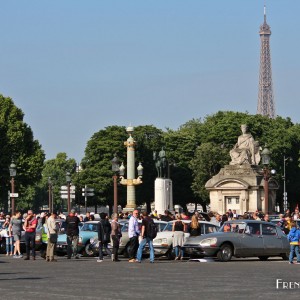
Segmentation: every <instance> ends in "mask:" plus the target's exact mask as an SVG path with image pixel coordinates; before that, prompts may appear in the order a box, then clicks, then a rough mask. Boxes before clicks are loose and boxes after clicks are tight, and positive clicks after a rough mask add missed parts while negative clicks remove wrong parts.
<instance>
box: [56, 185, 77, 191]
mask: <svg viewBox="0 0 300 300" xmlns="http://www.w3.org/2000/svg"><path fill="white" fill-rule="evenodd" d="M60 189H61V191H67V190H68V187H67V186H66V185H62V186H61V187H60ZM75 189H76V186H75V185H70V190H71V191H75Z"/></svg>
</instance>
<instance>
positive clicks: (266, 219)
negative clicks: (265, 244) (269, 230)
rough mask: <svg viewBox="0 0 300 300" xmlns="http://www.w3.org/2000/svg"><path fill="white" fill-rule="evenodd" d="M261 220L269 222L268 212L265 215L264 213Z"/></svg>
mask: <svg viewBox="0 0 300 300" xmlns="http://www.w3.org/2000/svg"><path fill="white" fill-rule="evenodd" d="M263 221H265V222H270V218H269V215H268V214H265V215H264V219H263Z"/></svg>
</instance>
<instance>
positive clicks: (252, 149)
mask: <svg viewBox="0 0 300 300" xmlns="http://www.w3.org/2000/svg"><path fill="white" fill-rule="evenodd" d="M247 129H248V127H247V125H245V124H243V125H241V130H242V133H243V134H242V135H240V136H239V138H238V141H237V143H236V144H235V146H234V147H233V149H232V150H230V152H229V153H230V156H231V162H230V164H231V165H244V164H250V165H258V164H259V161H260V154H259V144H258V142H256V141H255V140H254V138H253V136H252V135H251V133H247Z"/></svg>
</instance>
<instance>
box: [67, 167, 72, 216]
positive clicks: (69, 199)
mask: <svg viewBox="0 0 300 300" xmlns="http://www.w3.org/2000/svg"><path fill="white" fill-rule="evenodd" d="M66 182H67V188H68V213H70V211H71V192H70V183H71V174H70V172H67V173H66Z"/></svg>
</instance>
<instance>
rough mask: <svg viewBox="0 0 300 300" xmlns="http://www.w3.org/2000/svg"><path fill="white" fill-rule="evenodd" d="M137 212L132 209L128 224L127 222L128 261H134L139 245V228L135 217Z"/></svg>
mask: <svg viewBox="0 0 300 300" xmlns="http://www.w3.org/2000/svg"><path fill="white" fill-rule="evenodd" d="M138 214H139V211H138V210H137V209H135V210H134V211H133V214H132V216H131V218H130V219H129V224H128V237H129V241H130V242H129V247H130V249H129V250H130V251H129V262H135V258H136V252H137V249H138V247H139V235H140V229H139V223H138V219H137V217H138Z"/></svg>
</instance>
